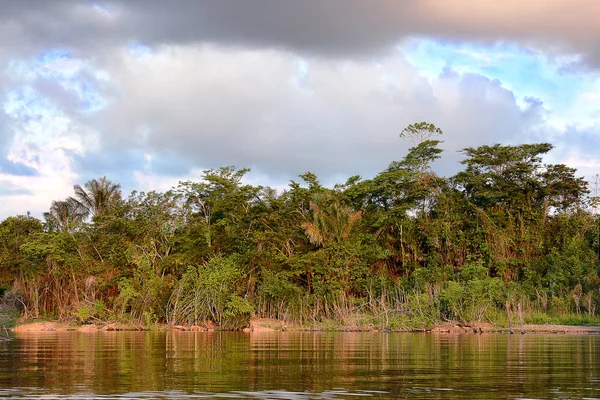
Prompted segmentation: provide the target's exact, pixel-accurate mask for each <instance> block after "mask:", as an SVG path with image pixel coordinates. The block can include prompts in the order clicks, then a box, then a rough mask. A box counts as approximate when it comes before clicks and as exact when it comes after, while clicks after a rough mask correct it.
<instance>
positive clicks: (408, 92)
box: [0, 0, 600, 219]
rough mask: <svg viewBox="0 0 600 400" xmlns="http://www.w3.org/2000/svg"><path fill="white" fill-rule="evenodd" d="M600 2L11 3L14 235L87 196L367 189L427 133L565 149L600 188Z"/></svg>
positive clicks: (568, 159) (8, 124) (8, 116)
mask: <svg viewBox="0 0 600 400" xmlns="http://www.w3.org/2000/svg"><path fill="white" fill-rule="evenodd" d="M598 15H600V1H599V0H528V1H527V2H524V1H522V0H506V1H502V2H499V1H497V0H494V1H490V0H452V1H450V0H420V1H418V2H417V1H414V2H413V1H398V0H369V1H365V0H328V1H322V0H304V1H302V2H299V1H295V0H248V1H244V2H240V1H237V0H218V1H212V0H195V1H192V0H170V1H162V0H161V1H159V0H143V1H142V0H127V1H125V0H106V1H101V0H98V1H89V0H87V1H86V0H82V1H66V0H53V1H39V0H3V1H1V2H0V219H4V218H6V217H8V216H11V215H17V214H25V213H27V212H30V213H31V214H32V215H33V216H36V217H41V215H42V213H43V212H44V211H47V210H48V208H49V207H50V204H51V202H52V201H53V200H61V199H64V198H66V197H68V196H70V195H72V194H73V185H74V184H83V183H84V182H86V181H87V180H89V179H93V178H99V177H102V176H106V177H108V178H109V179H110V180H111V181H113V182H116V183H120V184H121V186H122V188H123V192H124V194H125V195H127V194H128V193H129V192H131V191H132V190H138V191H151V190H157V191H164V190H168V189H170V188H171V187H173V186H176V185H177V183H178V182H180V181H187V180H199V179H201V176H202V171H203V170H206V169H210V168H219V167H222V166H228V165H235V166H237V167H239V168H246V167H247V168H250V169H251V172H250V173H249V174H248V175H247V176H246V178H245V180H246V182H247V183H251V184H254V185H263V186H267V185H269V186H273V187H275V188H279V189H284V188H285V187H286V185H287V184H288V183H289V181H290V180H292V179H293V180H298V175H299V174H302V173H305V172H307V171H311V172H313V173H315V174H316V175H317V176H318V177H319V179H320V181H321V182H322V183H324V184H326V185H333V184H334V183H341V182H344V181H345V180H346V179H347V178H348V177H350V176H352V175H361V176H363V177H365V178H370V177H372V176H374V175H375V174H377V173H378V172H380V171H382V170H383V169H385V168H386V167H387V165H388V164H389V163H390V162H392V161H394V160H401V159H402V158H403V157H404V155H405V154H406V152H407V150H408V148H409V147H410V146H411V143H410V142H407V141H405V140H402V139H401V138H400V137H399V134H400V132H401V131H402V130H403V129H404V128H405V127H406V126H407V125H409V124H411V123H415V122H420V121H427V122H431V123H434V124H435V125H436V126H438V127H440V128H441V129H442V130H443V132H444V133H443V135H442V137H441V139H442V140H443V141H444V143H443V144H442V147H443V148H444V153H443V157H442V159H441V160H439V161H437V162H436V164H435V165H434V169H435V171H436V172H437V173H438V174H440V175H444V176H451V175H453V174H455V173H456V172H458V170H459V169H460V168H461V165H460V160H461V159H462V158H463V154H462V153H461V152H460V150H461V149H464V148H465V147H475V146H480V145H484V144H490V145H491V144H495V143H501V144H504V145H516V144H521V143H536V142H549V143H551V144H553V145H554V146H555V148H554V150H552V152H551V153H550V154H548V156H547V157H546V159H545V161H546V162H548V163H565V164H567V165H568V166H570V167H574V168H577V170H578V175H579V176H584V177H586V178H587V179H590V180H592V179H593V178H592V177H594V176H595V175H596V174H597V173H600V122H599V117H600V46H598V45H597V38H598V37H600V24H598V23H597V18H598Z"/></svg>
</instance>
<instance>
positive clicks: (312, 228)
mask: <svg viewBox="0 0 600 400" xmlns="http://www.w3.org/2000/svg"><path fill="white" fill-rule="evenodd" d="M313 200H314V201H311V202H310V211H311V214H310V215H309V216H308V218H307V220H306V221H305V222H304V223H303V224H302V228H304V233H305V234H306V236H307V237H308V240H309V241H310V242H311V243H312V244H314V245H315V246H318V247H323V246H325V244H326V243H327V242H338V243H339V242H342V241H344V240H346V239H347V238H348V237H349V236H350V234H351V232H352V230H353V229H354V228H355V227H356V226H357V225H358V223H359V222H360V219H361V217H362V212H361V211H353V210H352V209H350V208H349V207H347V206H344V205H342V204H340V203H339V202H338V201H336V200H333V201H332V200H331V199H330V196H314V197H313Z"/></svg>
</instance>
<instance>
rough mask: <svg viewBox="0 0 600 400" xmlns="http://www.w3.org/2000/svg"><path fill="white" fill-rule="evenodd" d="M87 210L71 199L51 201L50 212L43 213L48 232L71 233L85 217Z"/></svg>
mask: <svg viewBox="0 0 600 400" xmlns="http://www.w3.org/2000/svg"><path fill="white" fill-rule="evenodd" d="M87 213H88V210H87V208H85V207H83V206H82V205H81V203H79V202H78V201H76V200H75V199H73V198H68V199H66V200H59V201H53V202H52V205H51V206H50V211H49V212H46V213H44V219H45V220H46V225H47V226H48V230H50V231H52V232H72V231H73V230H74V229H75V228H76V227H77V225H79V224H80V223H81V222H82V221H83V220H84V219H85V216H86V215H87Z"/></svg>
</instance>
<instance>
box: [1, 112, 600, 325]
mask: <svg viewBox="0 0 600 400" xmlns="http://www.w3.org/2000/svg"><path fill="white" fill-rule="evenodd" d="M440 134H441V131H440V130H439V128H436V127H435V126H433V125H432V124H428V123H417V124H413V125H410V126H409V127H407V128H406V129H405V130H404V131H403V134H402V135H401V136H404V137H405V138H406V139H409V140H412V143H413V145H412V147H411V148H410V150H409V151H408V153H407V154H406V155H405V156H404V158H402V159H401V160H398V161H392V162H391V163H390V164H389V166H388V167H387V169H385V170H384V171H381V172H380V173H378V174H377V175H376V176H374V177H372V178H371V179H363V178H361V177H359V176H352V177H350V178H348V179H347V181H346V182H345V183H342V184H338V185H335V186H334V187H325V186H323V185H322V184H321V183H320V182H319V179H318V177H317V176H315V175H314V174H312V173H310V172H307V173H305V174H303V175H300V176H299V179H298V180H297V181H295V180H294V181H291V182H290V183H289V187H288V188H287V189H286V190H285V191H277V190H275V189H273V188H270V187H263V186H253V185H249V184H245V183H244V175H245V174H246V173H247V172H248V171H249V170H248V169H243V168H242V169H237V168H235V167H233V166H227V167H222V168H219V169H214V170H206V171H204V174H203V177H202V179H201V180H199V181H197V182H192V181H188V182H181V183H180V184H179V185H178V186H177V187H174V188H172V189H171V190H169V191H167V192H164V193H159V192H148V193H144V192H133V193H131V194H130V195H129V196H125V195H123V194H122V192H121V188H120V185H119V184H117V183H115V182H111V181H110V180H109V179H108V178H106V177H102V178H98V179H92V180H89V181H87V182H85V183H84V184H83V185H76V186H75V187H74V192H73V195H72V196H71V197H69V198H66V199H62V200H54V201H51V200H49V203H50V201H51V204H49V211H48V212H47V213H45V214H44V218H43V220H39V219H36V218H34V217H32V216H30V215H17V216H12V217H9V218H6V219H5V220H4V221H2V222H1V223H0V285H1V286H2V290H3V292H4V302H6V303H9V304H12V305H13V306H15V307H16V308H17V309H18V310H19V312H20V314H21V316H22V319H23V320H24V321H28V320H35V319H40V318H49V319H55V320H61V321H71V322H75V323H92V322H104V323H111V322H123V323H132V324H136V325H137V326H140V327H145V328H147V327H151V326H156V325H165V324H168V325H185V326H192V325H197V326H201V325H203V324H212V325H213V326H215V327H217V328H218V329H234V330H235V329H242V328H244V327H247V326H248V324H249V321H250V318H252V317H259V318H276V319H278V320H281V321H285V322H286V323H288V324H294V325H296V326H299V327H321V328H322V327H325V328H327V329H363V328H365V329H373V328H376V329H381V330H420V329H428V328H429V327H431V326H433V325H435V324H437V323H440V322H444V321H455V322H458V323H462V324H469V323H472V322H476V321H479V322H482V321H483V322H491V323H496V324H506V323H507V322H509V321H508V319H509V318H511V317H510V315H511V310H512V311H513V312H516V311H515V310H517V309H519V310H520V311H521V310H522V313H523V317H524V319H525V321H526V322H529V323H537V324H543V323H550V322H552V323H571V324H590V325H594V324H598V323H600V319H598V318H597V316H596V310H597V307H598V305H599V300H600V291H599V279H598V267H599V263H598V254H599V252H600V243H599V237H600V217H599V215H598V213H597V210H598V200H599V199H598V197H597V193H596V195H595V193H594V191H593V190H592V191H590V188H588V183H587V181H586V180H584V179H583V178H582V177H578V176H577V171H576V170H575V169H573V168H570V167H569V166H567V165H562V164H545V163H544V162H543V157H544V156H545V155H546V154H547V153H548V152H549V151H550V150H551V149H552V145H550V144H547V143H536V144H522V145H501V144H493V145H485V146H480V147H475V148H466V149H464V150H463V151H462V153H463V161H462V169H461V171H460V172H458V173H457V174H456V175H454V176H451V177H444V176H440V175H438V174H436V173H434V172H433V171H432V169H431V164H432V162H434V161H435V160H436V159H438V158H440V157H442V156H443V154H442V153H443V151H442V149H441V148H440V145H441V143H442V142H441V141H440V140H437V139H439V138H440ZM513 317H514V314H513Z"/></svg>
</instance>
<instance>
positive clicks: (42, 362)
mask: <svg viewBox="0 0 600 400" xmlns="http://www.w3.org/2000/svg"><path fill="white" fill-rule="evenodd" d="M599 345H600V337H599V336H561V335H547V336H544V335H525V336H522V335H514V336H509V335H459V336H453V335H427V334H381V333H301V332H284V333H279V332H274V333H261V334H258V333H254V334H247V333H226V332H96V333H77V332H40V333H21V334H18V335H17V336H16V339H15V340H14V341H12V342H3V343H0V396H1V397H27V398H32V397H33V398H182V397H188V398H206V397H209V398H213V397H221V398H225V397H231V398H300V399H302V398H325V399H329V398H355V397H380V398H381V397H382V398H389V397H396V398H398V397H400V398H431V399H437V398H465V397H469V398H485V399H491V398H573V397H589V398H598V397H600V363H599V362H598V361H596V360H597V357H596V356H597V355H598V346H599Z"/></svg>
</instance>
